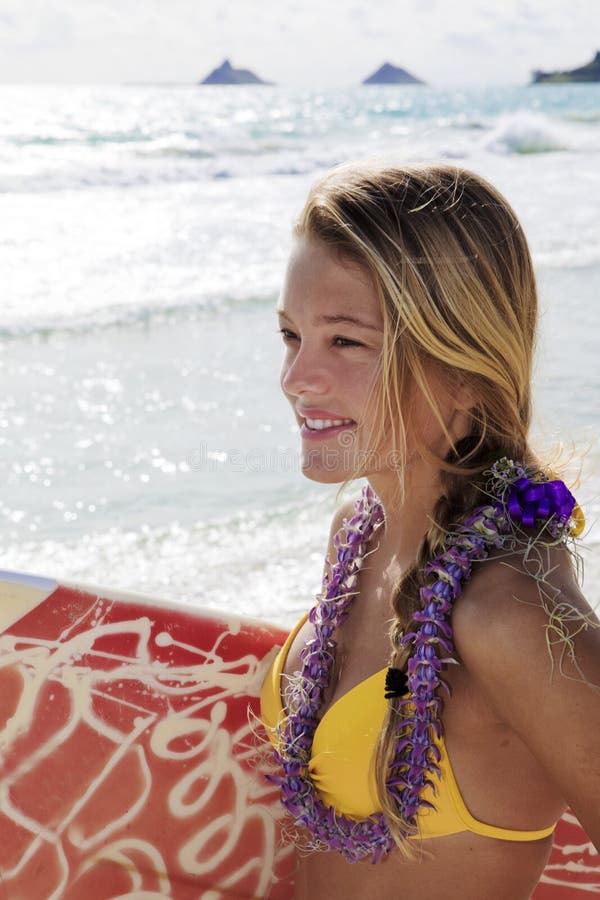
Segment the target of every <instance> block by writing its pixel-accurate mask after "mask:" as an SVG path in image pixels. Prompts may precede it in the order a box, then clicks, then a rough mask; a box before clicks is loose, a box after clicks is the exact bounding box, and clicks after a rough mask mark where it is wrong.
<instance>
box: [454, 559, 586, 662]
mask: <svg viewBox="0 0 600 900" xmlns="http://www.w3.org/2000/svg"><path fill="white" fill-rule="evenodd" d="M453 629H454V640H455V645H456V649H457V652H458V654H459V657H460V658H461V660H462V661H463V663H464V664H465V665H466V666H467V667H468V668H471V669H472V670H473V671H474V672H478V671H479V670H480V669H483V670H489V668H490V667H493V666H494V665H495V664H497V661H498V660H499V658H500V657H501V658H502V660H503V667H504V670H505V671H506V666H507V664H510V663H511V661H513V662H516V661H519V663H520V664H522V663H523V661H524V660H525V659H527V660H528V664H530V663H532V662H533V661H534V660H536V659H538V657H540V656H542V657H543V659H544V660H545V661H546V663H547V665H548V666H549V667H550V668H552V666H553V664H555V663H556V664H558V665H559V667H562V666H565V665H566V666H569V660H568V659H565V658H564V656H565V648H567V651H568V647H569V646H571V647H572V648H576V649H577V651H578V655H579V659H580V662H581V663H582V664H583V663H584V662H585V659H584V657H587V655H588V653H589V652H590V651H592V649H593V650H594V652H595V653H596V654H598V653H599V651H600V622H599V621H598V619H597V617H596V616H595V614H594V611H593V610H592V609H591V607H590V606H589V604H588V603H587V601H586V600H585V598H584V596H583V594H582V593H581V590H580V588H579V585H578V583H577V579H576V576H575V572H574V567H573V563H572V560H571V557H570V554H569V552H568V551H567V550H566V548H564V547H560V546H559V547H540V548H539V550H536V552H535V553H531V554H529V555H528V556H524V555H523V554H512V555H510V556H505V557H501V558H495V559H490V560H486V561H484V562H481V563H475V567H474V572H473V577H472V578H471V581H470V582H469V583H468V584H467V586H466V587H465V590H464V593H463V596H461V597H460V598H459V600H458V601H457V603H456V605H455V609H454V612H453ZM568 655H569V654H568V652H567V656H568ZM494 661H496V663H495V662H494ZM538 662H539V663H540V664H541V662H542V660H541V659H538ZM571 668H572V664H571Z"/></svg>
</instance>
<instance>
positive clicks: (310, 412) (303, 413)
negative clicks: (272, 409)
mask: <svg viewBox="0 0 600 900" xmlns="http://www.w3.org/2000/svg"><path fill="white" fill-rule="evenodd" d="M296 412H297V413H298V415H299V416H300V417H301V418H302V419H329V420H330V421H331V420H335V419H349V420H350V421H352V422H354V419H352V417H351V416H343V415H342V414H341V413H336V412H332V411H331V410H330V409H316V408H314V407H310V409H309V408H306V409H297V410H296Z"/></svg>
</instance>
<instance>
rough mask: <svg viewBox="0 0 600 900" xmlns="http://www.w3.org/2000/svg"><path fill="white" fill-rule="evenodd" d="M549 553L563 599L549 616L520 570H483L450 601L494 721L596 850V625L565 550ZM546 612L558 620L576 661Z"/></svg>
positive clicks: (599, 678)
mask: <svg viewBox="0 0 600 900" xmlns="http://www.w3.org/2000/svg"><path fill="white" fill-rule="evenodd" d="M552 552H553V554H554V558H553V563H555V564H556V566H557V568H556V569H555V570H554V571H553V572H552V573H551V576H549V577H551V578H552V581H553V583H554V586H555V589H556V591H559V592H557V593H554V591H553V590H550V592H549V594H548V595H546V597H545V605H546V607H547V610H545V609H544V604H543V603H542V598H541V596H540V593H539V589H538V583H537V582H536V581H535V579H534V578H533V577H532V576H531V574H528V573H527V572H526V571H524V570H523V568H522V567H521V568H520V569H519V566H517V567H516V568H514V569H513V568H511V567H507V566H506V565H503V564H502V563H501V562H499V561H491V562H489V563H484V564H482V566H481V569H480V571H479V572H478V574H477V575H476V576H475V577H474V578H473V580H472V582H471V584H470V585H469V588H468V590H467V591H466V592H465V596H464V597H462V598H460V600H459V601H458V602H457V604H456V608H455V610H454V614H453V624H454V639H455V644H456V649H457V652H458V654H459V656H460V658H461V661H462V662H463V665H464V666H465V668H466V669H467V670H468V672H469V674H470V675H471V676H472V677H473V678H474V680H475V682H476V683H477V684H478V685H479V687H480V688H481V690H482V692H483V693H484V695H485V696H487V698H488V700H489V702H490V704H491V706H492V707H493V709H494V710H495V712H496V713H497V715H498V716H499V717H500V718H501V719H502V720H503V721H504V722H505V723H506V724H508V725H509V726H510V727H511V728H512V729H513V730H514V731H515V733H516V734H518V736H519V737H520V738H521V740H522V741H523V742H524V743H525V744H526V745H527V746H528V747H529V749H530V751H531V752H532V753H533V755H534V756H535V758H536V759H537V760H538V762H539V763H540V765H541V766H542V767H543V768H544V770H545V771H546V773H547V774H548V776H549V777H550V779H551V780H552V781H553V782H554V784H555V785H556V787H557V790H558V791H559V792H560V794H561V795H562V797H563V799H564V800H565V802H566V803H568V804H569V806H570V807H571V808H572V809H573V811H574V813H575V815H576V816H577V817H578V819H579V821H580V822H581V824H582V826H583V827H584V829H585V830H586V831H587V833H588V834H589V836H590V838H591V839H592V841H593V842H594V844H595V846H596V847H597V848H600V762H599V754H598V739H599V738H600V623H599V622H598V620H597V618H595V616H594V613H593V612H592V610H591V608H590V607H589V606H588V605H587V603H586V602H585V600H584V599H583V597H582V596H581V594H580V593H579V591H578V588H577V586H576V584H575V583H574V580H573V579H572V578H571V577H569V572H567V568H569V569H570V567H569V566H568V562H567V561H566V560H565V559H564V553H565V551H562V550H556V551H552ZM561 557H562V559H561ZM486 566H489V569H488V570H487V571H486ZM551 611H554V613H555V614H561V613H562V621H563V627H564V628H565V629H566V634H567V636H568V638H569V643H570V648H571V650H572V653H573V656H572V655H571V651H570V649H569V645H568V644H566V643H565V641H564V640H562V639H561V638H560V635H559V630H558V628H559V620H558V619H557V620H555V622H554V623H552V621H551V618H550V612H551ZM574 612H575V615H574Z"/></svg>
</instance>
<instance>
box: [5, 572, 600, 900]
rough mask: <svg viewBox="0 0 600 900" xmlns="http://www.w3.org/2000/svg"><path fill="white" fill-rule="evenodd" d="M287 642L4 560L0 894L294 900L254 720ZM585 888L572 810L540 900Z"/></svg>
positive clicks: (561, 898)
mask: <svg viewBox="0 0 600 900" xmlns="http://www.w3.org/2000/svg"><path fill="white" fill-rule="evenodd" d="M285 637H286V633H285V631H283V630H282V629H281V628H280V627H278V626H275V625H270V624H267V623H265V622H261V621H256V620H251V619H246V618H239V617H236V616H234V615H229V614H225V613H223V612H217V611H211V610H198V609H195V608H193V607H191V606H187V605H180V604H176V603H172V602H167V601H164V600H160V599H157V598H155V597H150V596H147V595H143V594H132V593H125V592H122V591H112V590H108V589H105V588H99V587H94V586H90V585H78V584H74V583H68V582H60V583H58V582H56V581H55V580H53V579H48V578H43V577H40V576H36V575H27V574H22V573H14V572H0V898H2V900H4V898H6V900H8V898H10V900H33V898H35V900H81V897H86V900H108V898H113V900H116V898H124V897H127V898H131V900H135V898H138V900H161V898H162V900H169V898H172V900H188V898H189V900H191V898H194V900H226V898H238V900H244V898H271V900H290V898H292V896H293V891H294V888H293V872H294V850H293V847H292V846H291V845H290V844H289V843H287V842H286V841H285V839H284V836H283V829H284V821H285V820H284V817H283V809H282V807H281V805H280V803H279V797H278V791H277V789H275V788H273V787H272V786H271V785H270V783H269V782H268V781H267V779H266V778H265V764H264V753H265V747H266V745H265V743H264V742H263V741H262V740H261V738H260V735H259V734H257V728H256V725H255V724H254V722H253V716H256V715H257V714H258V698H259V692H260V687H261V684H262V681H263V679H264V676H265V674H266V672H267V670H268V668H269V666H270V664H271V661H272V659H273V655H274V653H275V652H276V651H277V648H278V647H279V646H280V645H281V644H282V643H283V641H284V640H285ZM267 752H268V751H267ZM590 893H600V862H599V859H598V854H597V853H596V852H595V850H594V848H593V846H592V844H591V842H590V841H589V840H588V839H587V837H586V835H585V834H584V832H583V831H582V829H581V827H580V826H579V824H578V823H577V821H576V820H575V818H574V817H573V816H572V815H571V814H566V815H565V817H563V819H562V820H561V822H560V823H559V826H558V828H557V831H556V836H555V843H554V847H553V850H552V855H551V857H550V860H549V862H548V865H547V866H546V870H545V872H544V875H543V878H542V881H541V882H540V885H539V886H538V888H537V889H536V891H535V893H534V895H533V896H534V900H574V898H575V897H577V896H580V895H581V897H582V898H583V897H584V896H585V895H587V896H589V894H590Z"/></svg>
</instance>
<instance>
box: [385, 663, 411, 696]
mask: <svg viewBox="0 0 600 900" xmlns="http://www.w3.org/2000/svg"><path fill="white" fill-rule="evenodd" d="M407 691H408V678H407V675H406V672H403V671H402V669H395V668H394V667H393V666H390V667H389V669H388V670H387V672H386V673H385V694H384V696H385V699H386V700H392V699H393V698H394V697H403V696H404V694H406V692H407Z"/></svg>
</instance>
